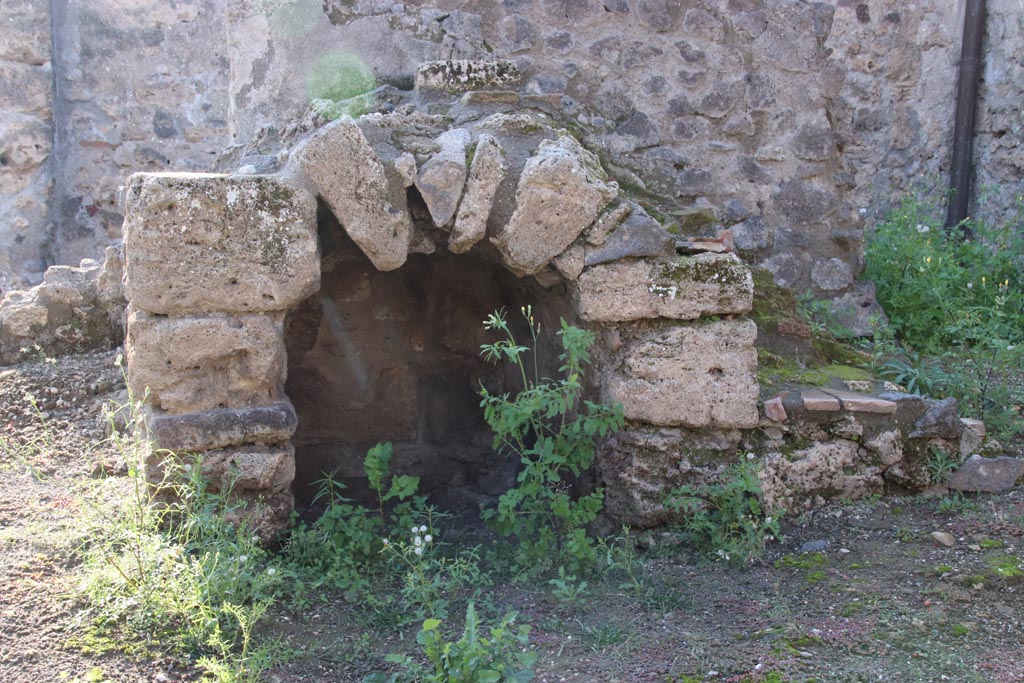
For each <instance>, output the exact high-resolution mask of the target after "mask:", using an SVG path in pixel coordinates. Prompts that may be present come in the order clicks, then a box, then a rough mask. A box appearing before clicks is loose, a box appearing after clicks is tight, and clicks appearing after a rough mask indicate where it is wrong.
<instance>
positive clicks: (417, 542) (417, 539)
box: [412, 536, 423, 547]
mask: <svg viewBox="0 0 1024 683" xmlns="http://www.w3.org/2000/svg"><path fill="white" fill-rule="evenodd" d="M412 544H413V545H414V546H416V547H419V546H421V545H423V539H422V538H420V537H419V536H417V537H415V538H414V539H412Z"/></svg>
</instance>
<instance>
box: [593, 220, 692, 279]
mask: <svg viewBox="0 0 1024 683" xmlns="http://www.w3.org/2000/svg"><path fill="white" fill-rule="evenodd" d="M674 248H675V238H674V237H672V235H671V234H669V232H668V230H666V229H665V228H663V227H661V224H660V223H658V221H656V220H654V219H653V218H651V217H650V216H649V215H648V214H647V212H646V211H644V210H643V209H642V208H641V207H639V206H637V207H636V208H634V209H633V211H632V212H631V213H630V214H629V217H628V218H626V219H625V220H624V221H622V223H620V224H619V227H618V228H616V229H615V231H614V232H612V233H611V234H610V235H609V236H608V237H607V238H606V239H605V240H604V244H602V245H601V246H599V247H596V248H591V249H588V250H587V257H586V262H585V263H586V265H588V266H596V265H598V264H600V263H609V262H611V261H619V260H621V259H625V258H646V257H653V258H657V257H661V256H669V255H671V254H673V253H674Z"/></svg>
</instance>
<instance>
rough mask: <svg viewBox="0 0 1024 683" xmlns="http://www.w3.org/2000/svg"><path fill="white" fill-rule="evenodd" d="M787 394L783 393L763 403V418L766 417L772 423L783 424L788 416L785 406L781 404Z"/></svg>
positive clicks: (786, 392)
mask: <svg viewBox="0 0 1024 683" xmlns="http://www.w3.org/2000/svg"><path fill="white" fill-rule="evenodd" d="M788 394H789V392H788V391H783V392H782V393H780V394H778V395H776V396H773V397H771V398H770V399H768V400H767V401H765V402H764V414H765V417H767V418H768V419H769V420H771V421H772V422H785V421H786V420H787V419H789V416H788V415H787V414H786V406H785V404H784V403H783V401H784V399H785V398H786V396H787V395H788Z"/></svg>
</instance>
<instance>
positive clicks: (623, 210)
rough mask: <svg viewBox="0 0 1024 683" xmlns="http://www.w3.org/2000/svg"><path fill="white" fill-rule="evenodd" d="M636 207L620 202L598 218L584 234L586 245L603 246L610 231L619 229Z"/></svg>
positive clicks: (630, 203)
mask: <svg viewBox="0 0 1024 683" xmlns="http://www.w3.org/2000/svg"><path fill="white" fill-rule="evenodd" d="M636 206H637V205H636V204H634V203H633V202H622V203H619V204H615V205H614V206H612V207H611V208H609V209H608V210H606V211H605V212H604V213H602V214H601V215H600V216H598V218H597V220H596V221H594V224H593V225H592V226H590V229H589V230H587V232H586V233H585V234H584V239H586V241H587V244H591V245H593V246H595V247H599V246H601V245H602V244H604V241H605V239H607V237H608V235H609V234H611V232H612V230H614V229H615V228H617V227H619V224H620V223H622V221H624V220H626V217H627V216H628V215H629V214H630V213H631V212H632V211H633V209H634V208H635V207H636Z"/></svg>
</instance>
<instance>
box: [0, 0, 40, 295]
mask: <svg viewBox="0 0 1024 683" xmlns="http://www.w3.org/2000/svg"><path fill="white" fill-rule="evenodd" d="M47 10H48V8H47V6H46V3H40V2H38V1H34V0H11V1H10V2H7V1H5V2H4V3H2V4H0V292H4V291H7V290H8V289H9V288H11V286H12V285H15V286H16V285H18V284H21V281H22V280H21V279H22V277H23V276H24V277H25V278H26V279H28V280H29V281H38V280H39V279H40V278H41V277H42V274H43V271H44V270H45V269H46V266H47V265H48V263H49V261H50V259H51V258H52V257H51V252H50V245H49V239H50V231H49V229H48V226H49V222H48V220H47V204H48V201H49V188H50V169H49V164H48V159H49V156H50V148H51V144H52V140H53V98H52V76H51V73H52V71H51V64H50V15H49V12H48V11H47Z"/></svg>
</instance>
